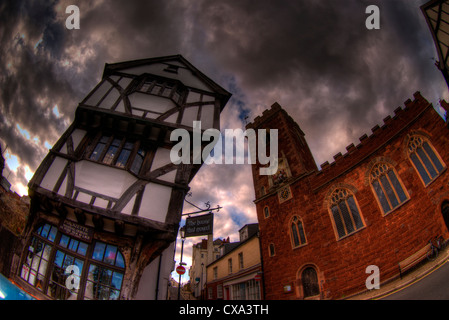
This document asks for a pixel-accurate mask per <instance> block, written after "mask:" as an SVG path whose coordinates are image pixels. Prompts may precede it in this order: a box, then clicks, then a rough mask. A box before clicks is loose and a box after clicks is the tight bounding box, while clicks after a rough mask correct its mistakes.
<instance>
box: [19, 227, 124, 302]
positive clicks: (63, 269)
mask: <svg viewBox="0 0 449 320" xmlns="http://www.w3.org/2000/svg"><path fill="white" fill-rule="evenodd" d="M124 273H125V261H124V258H123V255H122V254H121V252H120V251H119V250H118V247H117V246H114V245H111V244H107V243H104V242H100V241H95V242H94V243H93V244H88V243H86V242H83V241H80V240H77V239H75V238H74V237H71V236H68V235H66V234H64V233H61V232H59V231H58V228H57V227H56V226H52V225H50V224H48V223H47V224H44V225H43V226H41V227H39V228H38V229H37V230H36V231H35V232H34V233H33V236H32V239H31V242H30V245H29V247H28V254H27V256H26V257H25V260H24V261H23V264H22V269H21V273H20V277H21V278H22V279H24V280H25V281H27V282H28V283H29V284H30V285H31V286H33V287H35V288H36V289H38V290H39V291H41V292H42V293H43V294H46V295H47V296H49V297H50V298H53V299H58V300H59V299H61V300H75V299H85V300H86V299H89V300H91V299H95V300H118V299H120V292H121V289H122V283H123V277H124Z"/></svg>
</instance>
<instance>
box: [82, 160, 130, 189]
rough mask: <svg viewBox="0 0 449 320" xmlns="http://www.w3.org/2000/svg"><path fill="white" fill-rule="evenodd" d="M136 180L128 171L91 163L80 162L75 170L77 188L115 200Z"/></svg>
mask: <svg viewBox="0 0 449 320" xmlns="http://www.w3.org/2000/svg"><path fill="white" fill-rule="evenodd" d="M136 180H137V179H136V178H135V177H134V176H133V175H131V174H129V173H128V172H127V171H125V170H122V169H118V168H113V167H108V166H105V165H102V164H99V163H94V162H91V161H86V160H83V161H79V162H77V163H76V169H75V186H77V187H79V188H83V189H86V190H89V191H93V192H96V193H99V194H102V195H106V196H109V197H113V198H120V197H121V195H122V194H123V192H125V191H126V190H127V189H128V188H129V187H130V186H131V185H132V184H133V183H134V182H136Z"/></svg>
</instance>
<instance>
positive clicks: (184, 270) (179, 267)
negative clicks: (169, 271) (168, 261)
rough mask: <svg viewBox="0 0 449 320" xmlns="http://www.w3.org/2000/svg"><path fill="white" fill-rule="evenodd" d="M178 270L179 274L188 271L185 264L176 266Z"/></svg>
mask: <svg viewBox="0 0 449 320" xmlns="http://www.w3.org/2000/svg"><path fill="white" fill-rule="evenodd" d="M176 272H177V273H178V274H179V275H183V274H184V273H186V268H184V267H183V266H178V267H176Z"/></svg>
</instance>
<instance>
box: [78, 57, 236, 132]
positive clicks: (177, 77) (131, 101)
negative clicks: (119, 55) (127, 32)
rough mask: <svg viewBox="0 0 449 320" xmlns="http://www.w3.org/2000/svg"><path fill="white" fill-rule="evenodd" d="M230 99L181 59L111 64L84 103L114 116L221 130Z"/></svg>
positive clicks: (88, 106)
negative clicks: (225, 109) (224, 110)
mask: <svg viewBox="0 0 449 320" xmlns="http://www.w3.org/2000/svg"><path fill="white" fill-rule="evenodd" d="M230 96H231V94H230V93H229V92H227V91H226V90H225V89H223V88H222V87H221V86H219V85H218V84H216V83H215V82H214V81H212V80H211V79H210V78H208V77H207V76H205V75H204V74H203V73H202V72H201V71H199V70H198V69H196V68H195V67H194V66H193V65H191V64H190V63H189V62H188V61H187V60H186V59H184V58H183V57H182V56H181V55H175V56H168V57H160V58H151V59H143V60H134V61H128V62H120V63H114V64H106V65H105V68H104V72H103V78H102V80H101V81H100V83H99V84H98V85H97V86H96V87H95V88H94V89H93V90H92V91H91V92H90V93H89V94H88V95H87V96H86V98H85V99H84V100H83V101H82V102H81V103H80V107H81V108H83V107H86V108H97V109H101V110H104V111H108V112H111V113H117V114H122V115H126V116H129V117H133V118H137V119H144V120H147V121H149V122H154V123H161V122H162V123H164V124H168V125H172V126H174V127H190V128H191V127H192V125H193V121H197V120H198V121H201V125H202V126H201V127H202V129H203V130H205V129H208V128H216V129H219V126H220V122H219V114H220V112H221V111H222V110H223V108H224V106H225V105H226V103H227V101H228V100H229V98H230Z"/></svg>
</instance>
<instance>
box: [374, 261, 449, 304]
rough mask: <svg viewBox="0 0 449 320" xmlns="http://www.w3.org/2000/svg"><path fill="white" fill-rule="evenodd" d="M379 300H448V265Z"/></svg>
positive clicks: (441, 266) (445, 264)
mask: <svg viewBox="0 0 449 320" xmlns="http://www.w3.org/2000/svg"><path fill="white" fill-rule="evenodd" d="M380 300H449V263H448V262H447V261H446V262H445V263H444V264H442V265H440V266H439V267H438V268H437V269H435V270H433V271H432V272H431V273H429V274H428V275H426V276H425V277H424V278H421V279H419V280H417V281H415V282H413V283H411V284H409V285H407V286H405V287H404V288H402V289H400V290H398V291H396V292H394V293H392V294H390V295H387V296H385V297H384V298H382V299H380Z"/></svg>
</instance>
